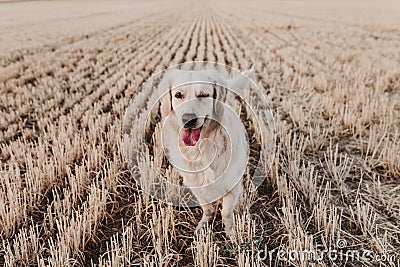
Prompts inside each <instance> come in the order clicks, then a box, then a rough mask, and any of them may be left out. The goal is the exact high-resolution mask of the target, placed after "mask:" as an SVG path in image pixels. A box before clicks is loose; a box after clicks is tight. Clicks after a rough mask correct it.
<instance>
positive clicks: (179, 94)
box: [175, 92, 183, 99]
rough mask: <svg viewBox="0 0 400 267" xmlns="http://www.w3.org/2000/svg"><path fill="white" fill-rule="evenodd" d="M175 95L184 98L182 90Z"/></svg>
mask: <svg viewBox="0 0 400 267" xmlns="http://www.w3.org/2000/svg"><path fill="white" fill-rule="evenodd" d="M175 97H176V98H179V99H181V98H183V95H182V93H181V92H178V93H176V94H175Z"/></svg>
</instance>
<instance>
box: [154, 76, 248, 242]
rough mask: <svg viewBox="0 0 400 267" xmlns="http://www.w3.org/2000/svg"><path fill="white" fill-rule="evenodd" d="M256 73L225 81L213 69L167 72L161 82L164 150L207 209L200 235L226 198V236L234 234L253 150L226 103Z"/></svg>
mask: <svg viewBox="0 0 400 267" xmlns="http://www.w3.org/2000/svg"><path fill="white" fill-rule="evenodd" d="M252 74H253V70H249V71H246V72H243V73H242V74H241V75H239V76H238V77H236V78H233V79H224V78H223V76H222V75H221V74H220V73H219V72H217V71H215V70H202V71H189V70H167V71H166V73H165V75H164V77H163V79H162V80H161V82H160V83H159V88H160V89H161V90H165V92H166V93H165V94H164V95H163V97H162V98H161V106H160V111H161V117H162V123H163V128H162V129H163V130H162V142H163V146H164V151H165V152H166V154H167V157H168V159H169V161H170V162H171V164H172V165H173V166H174V168H176V169H177V171H178V172H179V174H180V175H181V176H182V178H183V184H184V185H185V186H187V187H189V188H190V189H191V191H192V192H193V194H194V195H195V197H196V198H197V200H198V202H199V204H200V205H201V207H202V209H203V216H202V219H201V220H200V222H199V223H198V225H197V227H196V232H197V231H198V230H199V229H201V228H202V227H203V226H204V225H205V224H206V223H207V222H208V221H209V220H210V219H211V218H213V216H214V213H215V209H214V206H213V203H214V202H215V201H217V200H219V199H222V210H221V215H222V219H223V224H224V227H225V233H226V234H227V235H228V236H233V235H234V234H235V232H234V227H233V226H234V210H235V209H236V208H237V206H238V203H239V200H240V198H241V196H242V192H243V186H242V177H243V174H244V172H245V170H246V166H247V160H248V153H249V148H248V141H247V135H246V130H245V128H244V126H243V125H242V122H241V121H240V118H239V116H238V114H237V113H236V112H235V111H234V110H233V109H231V108H230V106H229V105H228V104H229V103H227V102H228V99H234V98H233V97H232V96H233V95H234V94H233V93H232V92H238V91H239V90H241V89H243V88H246V87H248V86H249V84H250V80H249V78H248V76H251V75H252ZM228 95H230V97H229V98H228Z"/></svg>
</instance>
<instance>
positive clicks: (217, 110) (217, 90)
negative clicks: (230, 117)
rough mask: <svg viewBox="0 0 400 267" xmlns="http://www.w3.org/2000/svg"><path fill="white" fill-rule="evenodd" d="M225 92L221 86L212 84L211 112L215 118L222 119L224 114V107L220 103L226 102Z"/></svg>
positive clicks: (215, 82)
mask: <svg viewBox="0 0 400 267" xmlns="http://www.w3.org/2000/svg"><path fill="white" fill-rule="evenodd" d="M221 85H222V86H221ZM226 90H227V89H226V88H225V87H224V85H223V84H221V83H217V81H214V82H213V98H214V105H213V109H214V110H213V111H214V114H215V116H216V117H217V118H222V115H223V114H224V105H223V104H222V103H223V102H225V100H226Z"/></svg>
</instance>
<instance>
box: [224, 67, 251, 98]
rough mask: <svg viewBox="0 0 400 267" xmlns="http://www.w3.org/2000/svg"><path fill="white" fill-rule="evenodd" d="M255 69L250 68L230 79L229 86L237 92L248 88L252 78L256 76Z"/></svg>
mask: <svg viewBox="0 0 400 267" xmlns="http://www.w3.org/2000/svg"><path fill="white" fill-rule="evenodd" d="M254 76H255V72H254V69H249V70H245V71H243V72H241V73H240V74H239V75H238V76H237V77H235V78H233V79H231V80H229V81H228V88H229V89H230V90H232V91H234V92H236V93H238V92H240V90H242V89H245V88H248V87H249V86H250V83H251V79H252V78H254Z"/></svg>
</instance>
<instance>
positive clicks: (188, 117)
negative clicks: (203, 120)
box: [182, 113, 197, 128]
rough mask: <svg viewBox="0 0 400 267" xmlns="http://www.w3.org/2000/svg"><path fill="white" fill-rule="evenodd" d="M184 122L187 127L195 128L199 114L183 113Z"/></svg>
mask: <svg viewBox="0 0 400 267" xmlns="http://www.w3.org/2000/svg"><path fill="white" fill-rule="evenodd" d="M182 122H183V124H184V125H185V128H193V127H195V126H196V123H197V116H196V114H194V113H185V114H183V115H182Z"/></svg>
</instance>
